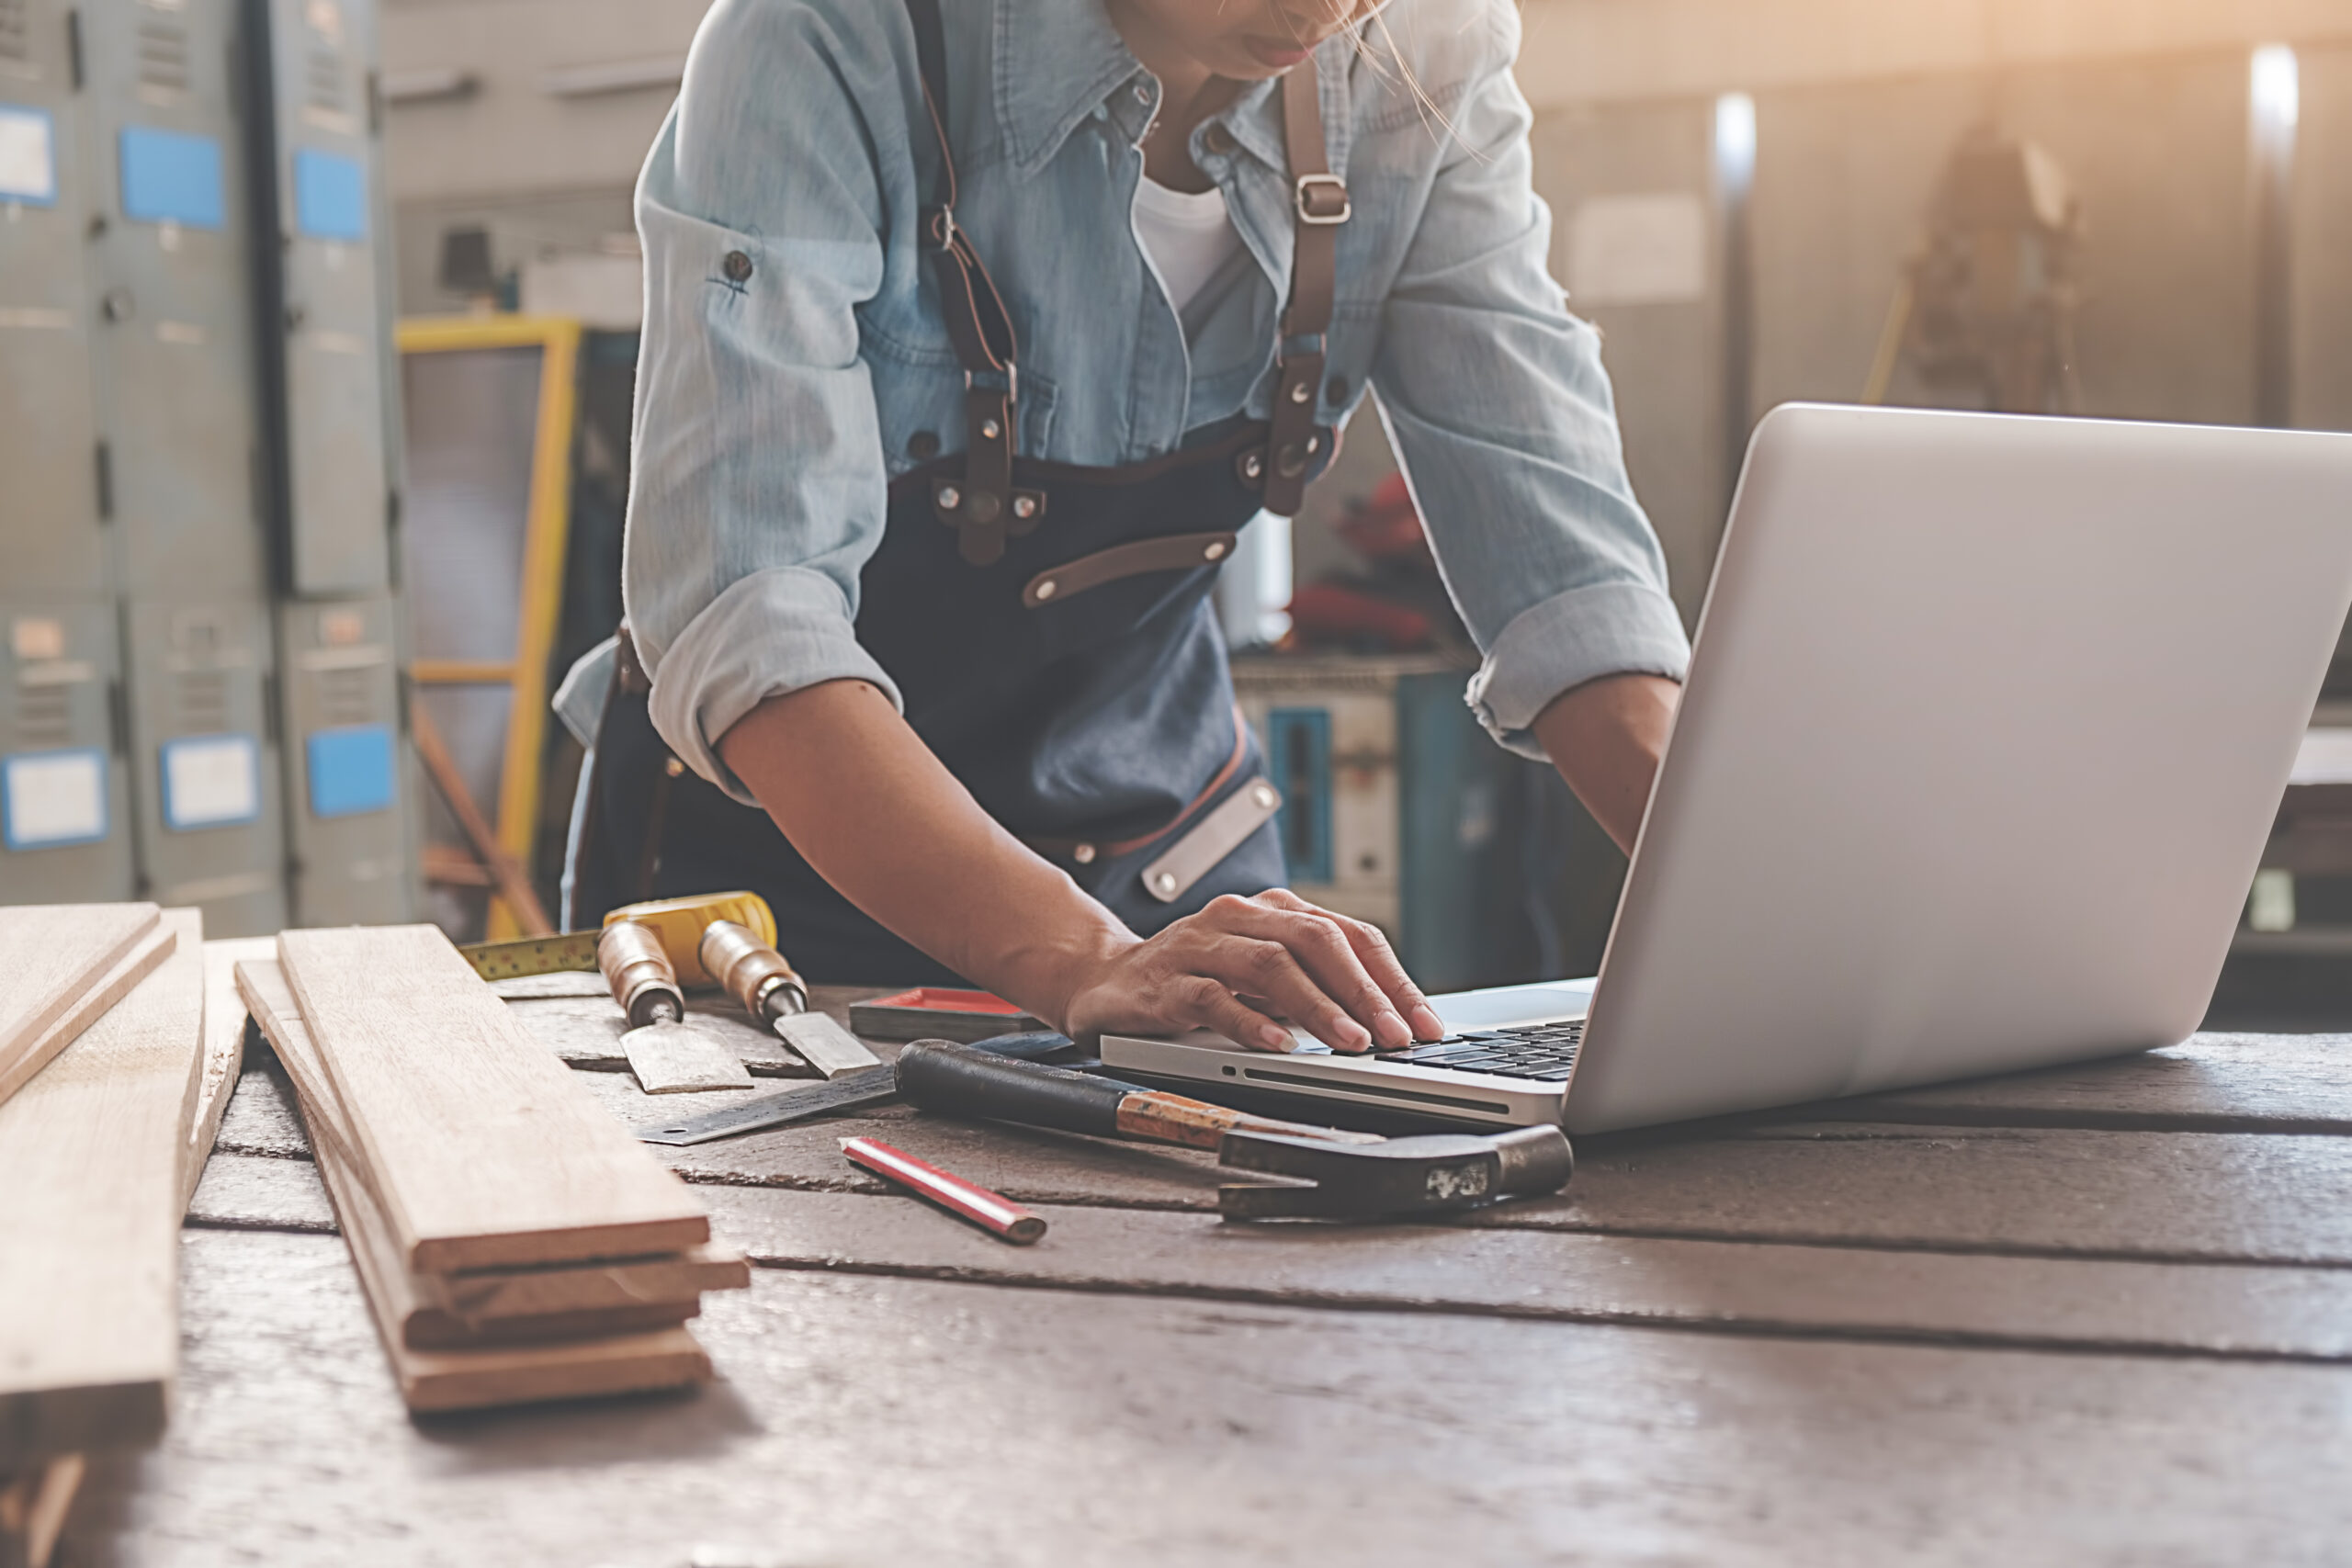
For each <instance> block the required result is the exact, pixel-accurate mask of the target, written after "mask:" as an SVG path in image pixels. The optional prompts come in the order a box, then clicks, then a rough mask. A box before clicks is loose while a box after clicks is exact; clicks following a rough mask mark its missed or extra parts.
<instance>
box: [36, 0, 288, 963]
mask: <svg viewBox="0 0 2352 1568" xmlns="http://www.w3.org/2000/svg"><path fill="white" fill-rule="evenodd" d="M239 26H240V13H239V9H238V6H237V4H236V0H175V4H173V5H170V6H156V5H148V4H110V5H105V6H85V7H84V8H83V10H82V12H81V32H82V43H83V50H82V53H83V60H84V71H85V94H84V97H85V105H84V116H85V118H84V125H85V131H86V134H87V137H88V142H87V145H89V146H91V147H92V148H94V149H96V150H97V151H98V153H99V155H97V156H93V157H92V158H90V159H89V160H87V162H86V166H85V175H86V176H87V178H86V186H85V188H86V190H87V193H88V205H89V209H90V212H91V218H92V221H91V228H92V231H93V232H94V234H95V239H94V242H93V260H94V263H95V271H96V289H97V293H98V304H99V310H98V312H97V314H98V318H99V319H98V322H97V324H96V327H95V328H94V330H93V343H94V345H95V362H96V389H97V409H98V425H99V434H100V438H101V440H102V442H103V444H104V450H105V452H106V454H107V460H106V463H105V465H104V470H103V471H104V475H105V479H106V491H107V494H106V500H107V503H108V512H109V517H110V524H109V532H110V535H111V542H112V552H111V557H112V570H113V582H114V590H115V593H116V596H117V603H118V604H119V613H120V616H121V637H122V646H123V649H124V654H123V666H124V671H125V675H126V678H127V679H126V692H127V698H128V700H127V702H126V703H125V709H126V714H127V719H128V730H129V758H130V761H129V765H128V767H127V769H126V772H127V773H128V774H129V778H128V784H129V787H130V800H131V805H132V810H131V813H130V816H131V819H132V821H133V823H134V825H135V828H136V831H137V843H138V852H139V867H140V874H141V875H140V881H141V887H142V888H143V890H144V891H145V893H146V895H147V896H148V897H153V898H155V899H157V900H159V901H162V902H166V903H175V904H195V905H198V906H201V907H202V908H203V909H204V913H205V924H206V930H207V931H208V932H209V933H211V934H218V935H223V936H227V935H236V934H241V933H247V932H266V931H276V930H277V929H278V928H279V927H280V926H281V925H283V924H284V923H285V911H286V901H285V891H284V886H285V847H284V837H283V832H282V829H281V828H280V824H279V817H278V798H279V792H280V779H279V771H278V762H277V742H276V738H275V733H274V725H273V721H272V709H273V707H274V703H273V702H272V700H271V691H270V686H271V680H272V676H271V663H272V639H271V631H270V616H269V609H268V600H267V594H268V572H267V566H266V554H265V549H264V536H263V532H262V524H261V507H260V497H259V494H258V491H257V469H258V468H259V467H260V451H261V431H260V426H259V423H258V421H257V416H256V408H257V397H256V387H255V380H254V342H253V286H252V276H253V274H252V233H251V226H250V223H249V213H250V209H249V204H248V202H247V199H246V179H245V165H244V162H243V126H242V125H241V123H240V120H239V116H238V104H239V101H240V93H239V89H238V73H240V72H241V70H242V60H243V54H242V51H241V49H240V35H239Z"/></svg>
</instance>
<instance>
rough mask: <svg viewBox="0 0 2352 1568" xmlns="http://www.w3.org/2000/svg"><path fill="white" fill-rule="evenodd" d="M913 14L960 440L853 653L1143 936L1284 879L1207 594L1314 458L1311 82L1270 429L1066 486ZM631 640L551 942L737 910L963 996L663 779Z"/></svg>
mask: <svg viewBox="0 0 2352 1568" xmlns="http://www.w3.org/2000/svg"><path fill="white" fill-rule="evenodd" d="M908 9H909V11H910V14H911V15H912V16H913V18H914V23H915V36H916V42H917V53H918V56H919V59H920V62H921V66H922V77H923V86H924V96H925V100H926V103H927V105H928V106H929V107H930V110H931V115H932V119H933V127H934V130H936V131H937V139H938V143H939V167H938V169H937V171H936V172H935V175H934V186H933V195H934V198H935V199H934V201H933V205H932V206H931V207H930V208H928V209H926V210H925V212H924V214H923V224H924V247H925V249H926V250H927V251H928V252H929V253H930V254H931V256H932V258H933V264H934V273H935V276H936V277H937V279H938V283H939V292H940V296H941V301H942V310H943V312H944V317H945V322H946V326H947V329H948V335H949V337H950V339H951V340H952V341H953V342H954V344H955V345H956V354H957V356H958V357H959V358H960V359H961V360H962V362H963V365H964V367H965V371H966V380H967V387H968V389H969V390H968V391H967V394H966V398H965V403H966V421H965V423H966V435H967V442H966V446H965V450H964V451H963V452H962V453H959V454H953V455H950V456H946V457H940V458H938V459H936V460H934V461H933V462H930V463H927V464H925V465H924V466H923V467H922V468H916V469H914V470H912V471H910V472H909V473H907V474H905V475H903V476H901V477H900V478H899V479H898V480H897V481H896V482H895V483H894V484H892V485H891V487H890V492H889V513H888V525H887V526H886V528H885V531H884V534H883V537H882V542H881V545H880V547H878V548H877V549H876V552H875V555H874V557H873V558H872V559H871V560H870V561H869V562H868V563H867V564H866V567H865V572H864V574H863V575H862V577H861V579H860V582H859V604H860V608H859V612H858V616H857V622H856V629H857V639H858V641H859V642H860V643H861V644H862V645H863V646H864V647H865V649H866V650H867V651H868V652H870V653H872V654H873V655H874V657H875V659H876V660H877V661H878V662H879V663H880V664H881V666H882V668H883V669H884V670H886V671H888V672H889V674H890V677H891V679H892V680H894V681H895V682H898V685H899V692H900V694H901V695H902V696H903V698H904V700H905V704H906V717H907V721H908V723H909V724H910V725H911V726H912V727H913V728H914V731H915V733H916V734H917V735H919V736H921V737H922V739H923V741H924V743H925V744H926V745H928V746H929V747H930V748H931V750H932V751H933V753H934V754H935V755H937V756H938V758H939V760H940V761H942V762H944V764H946V766H947V769H948V771H949V772H950V773H954V774H955V775H956V778H957V779H959V780H960V781H962V783H963V784H964V785H965V787H966V788H967V789H969V790H970V791H971V793H972V795H973V797H974V798H975V799H976V800H978V802H979V804H980V806H981V807H982V808H983V809H985V810H986V811H987V812H988V813H989V815H990V816H992V817H993V818H996V819H997V820H998V821H999V822H1001V823H1002V824H1003V825H1004V826H1005V828H1006V829H1009V830H1010V831H1011V832H1012V833H1013V834H1014V835H1015V836H1016V837H1018V838H1020V839H1021V840H1023V841H1024V842H1025V843H1027V844H1028V845H1029V846H1030V847H1031V848H1032V849H1035V850H1036V851H1037V852H1039V853H1041V854H1043V855H1045V856H1046V858H1048V859H1049V860H1052V861H1053V862H1055V863H1057V864H1058V865H1060V866H1061V867H1062V868H1063V869H1064V870H1066V871H1068V872H1069V873H1070V874H1071V875H1072V876H1073V877H1074V878H1075V879H1076V880H1077V881H1078V883H1079V885H1080V886H1082V887H1084V888H1085V889H1086V890H1087V891H1088V892H1089V893H1091V894H1092V895H1093V896H1094V897H1097V898H1099V899H1101V900H1102V901H1103V903H1104V904H1105V905H1106V906H1108V907H1109V908H1111V909H1112V911H1113V912H1114V913H1115V914H1117V915H1118V916H1119V918H1120V919H1123V920H1125V922H1126V923H1127V925H1128V926H1129V927H1130V928H1132V929H1133V930H1135V931H1137V932H1140V933H1145V934H1148V933H1149V932H1151V931H1157V930H1159V928H1160V927H1162V926H1165V925H1167V924H1168V923H1169V922H1170V921H1171V920H1173V919H1177V918H1178V917H1180V916H1182V915H1187V914H1191V913H1193V912H1194V911H1196V910H1198V909H1200V908H1202V907H1203V906H1204V905H1205V904H1207V903H1208V901H1209V900H1210V899H1212V898H1215V897H1217V896H1218V895H1220V894H1225V893H1243V894H1248V893H1258V892H1262V891H1264V890H1265V889H1266V888H1269V887H1272V886H1278V885H1279V884H1280V883H1281V882H1282V880H1283V860H1282V851H1281V847H1280V844H1279V841H1278V840H1277V839H1276V837H1275V833H1274V829H1273V824H1272V817H1273V812H1274V808H1275V807H1276V805H1277V804H1278V802H1279V797H1278V796H1277V795H1275V794H1274V792H1273V790H1272V786H1271V785H1269V784H1267V783H1266V782H1265V781H1264V779H1263V777H1262V772H1261V761H1260V758H1259V755H1258V750H1257V747H1256V744H1255V742H1254V740H1253V739H1252V738H1251V736H1250V732H1249V730H1248V728H1247V727H1246V726H1244V725H1243V724H1242V722H1241V719H1240V716H1239V714H1238V709H1237V708H1236V707H1235V705H1234V699H1233V682H1232V677H1231V674H1230V672H1229V671H1228V670H1227V665H1226V658H1225V645H1224V640H1223V637H1222V634H1221V632H1220V630H1219V627H1218V625H1217V622H1216V616H1215V615H1214V613H1213V610H1212V608H1211V606H1210V604H1208V595H1209V592H1210V589H1211V587H1212V586H1213V585H1214V583H1215V581H1216V573H1217V570H1218V568H1219V565H1220V563H1221V562H1222V561H1223V560H1224V559H1225V558H1226V557H1227V555H1229V554H1230V553H1231V552H1232V549H1233V547H1234V541H1235V536H1237V535H1238V532H1239V531H1240V529H1241V528H1242V526H1243V525H1245V524H1247V523H1248V522H1249V521H1250V519H1251V518H1252V517H1254V516H1255V515H1256V514H1257V513H1259V512H1260V511H1261V510H1264V511H1270V512H1275V513H1283V514H1284V515H1287V514H1289V513H1292V512H1294V511H1295V510H1296V508H1297V505H1298V501H1299V496H1300V492H1301V491H1303V490H1304V489H1305V486H1306V481H1307V479H1310V478H1312V477H1313V475H1314V474H1315V473H1316V472H1317V471H1318V470H1319V469H1320V468H1322V466H1323V465H1324V463H1325V462H1326V461H1328V459H1329V455H1330V446H1331V441H1332V435H1331V433H1330V432H1329V431H1327V430H1324V429H1321V428H1319V427H1317V425H1316V424H1315V423H1314V419H1315V398H1316V390H1317V384H1318V383H1319V382H1320V380H1321V379H1322V372H1323V346H1324V336H1323V334H1324V333H1325V331H1326V330H1327V328H1328V326H1329V321H1330V311H1331V299H1332V289H1333V272H1334V265H1335V255H1334V253H1335V251H1336V245H1335V243H1334V242H1335V238H1336V233H1335V231H1336V228H1337V226H1338V225H1339V224H1340V223H1341V222H1344V221H1345V220H1346V219H1347V216H1348V201H1347V190H1346V187H1345V186H1342V185H1341V184H1340V181H1339V180H1338V179H1337V178H1336V177H1335V176H1333V175H1330V174H1329V172H1328V170H1327V162H1326V157H1325V152H1324V142H1323V130H1322V121H1321V117H1320V112H1319V107H1318V104H1317V85H1316V73H1315V62H1314V61H1313V60H1312V59H1309V60H1308V61H1306V62H1305V63H1303V64H1301V65H1299V66H1298V67H1297V68H1296V69H1295V70H1294V71H1293V72H1292V73H1290V74H1289V76H1288V77H1286V78H1285V79H1284V82H1283V124H1284V135H1285V140H1286V141H1287V143H1288V150H1289V156H1290V163H1291V168H1292V172H1293V178H1294V182H1295V191H1296V201H1295V224H1296V244H1295V253H1294V261H1293V265H1292V269H1291V284H1290V299H1289V301H1288V303H1287V305H1286V307H1285V310H1284V311H1283V321H1282V326H1281V329H1280V330H1281V333H1282V343H1281V352H1280V355H1279V363H1278V365H1277V367H1276V370H1277V380H1276V388H1275V395H1274V413H1273V417H1272V420H1271V421H1270V422H1245V421H1241V420H1236V421H1234V422H1232V423H1231V424H1230V426H1229V427H1227V428H1225V429H1221V430H1216V431H1210V432H1206V433H1204V438H1203V439H1201V440H1198V441H1196V442H1194V443H1193V444H1192V445H1190V446H1185V447H1184V448H1182V449H1181V450H1179V451H1177V452H1173V453H1170V454H1169V455H1167V456H1165V457H1158V458H1154V459H1152V460H1149V461H1147V462H1142V463H1136V464H1131V465H1127V466H1125V467H1120V468H1080V467H1076V466H1072V465H1069V464H1061V463H1048V462H1041V461H1035V460H1033V459H1030V458H1025V457H1020V456H1019V455H1018V454H1017V453H1016V451H1015V450H1014V443H1015V439H1016V437H1015V434H1014V433H1015V432H1016V430H1017V428H1018V426H1017V424H1016V423H1015V421H1014V419H1013V406H1014V401H1015V399H1016V398H1017V396H1018V393H1019V387H1020V380H1019V373H1018V370H1017V368H1016V365H1015V337H1014V333H1013V331H1012V322H1011V320H1010V318H1009V317H1008V315H1007V313H1006V311H1005V308H1004V305H1003V302H1002V300H1001V298H1000V297H999V296H998V294H997V291H996V287H995V285H994V284H993V283H991V282H990V281H989V275H988V271H987V269H986V268H985V267H984V266H983V265H981V263H980V260H979V257H978V255H977V254H974V252H973V250H972V248H971V244H970V242H969V240H968V238H967V236H966V235H965V233H964V231H962V230H961V229H959V228H957V227H956V221H955V203H956V171H955V163H954V160H953V157H952V155H951V152H950V149H949V147H948V142H947V136H946V131H945V129H944V128H945V125H946V109H945V102H946V99H945V94H946V84H945V71H944V48H943V45H942V41H941V32H940V23H939V11H938V5H937V0H908ZM627 642H628V639H627V637H626V633H624V637H623V655H622V658H621V659H620V660H618V661H617V663H616V671H617V672H616V677H615V682H614V687H613V690H612V691H611V692H610V693H609V694H607V697H606V700H605V718H604V722H603V725H602V728H601V729H600V731H599V734H598V739H597V744H596V748H595V773H594V777H592V778H591V780H590V782H589V784H588V788H587V791H586V792H585V795H584V797H583V807H582V809H583V812H584V813H585V816H584V817H583V819H582V821H581V822H580V823H579V824H578V825H577V828H578V830H577V831H575V832H574V834H573V835H572V838H573V854H574V858H573V864H572V866H571V875H572V879H573V885H574V886H573V893H572V909H571V923H572V924H574V925H580V924H587V923H594V920H595V919H598V918H600V917H601V915H602V914H603V912H604V911H605V910H606V909H608V908H613V907H615V906H616V905H619V904H624V903H628V902H631V901H634V900H638V899H642V898H650V897H674V896H682V895H686V894H694V893H708V892H717V891H720V890H724V889H729V888H739V887H740V888H750V889H752V891H755V892H757V893H759V894H760V895H761V896H762V897H764V898H765V899H766V900H767V901H768V903H769V905H770V906H771V907H772V908H774V909H775V917H776V927H777V946H778V947H780V948H781V949H782V950H783V951H784V953H786V955H787V956H789V957H790V958H791V960H792V962H793V963H794V964H796V965H797V966H798V967H799V968H800V969H801V971H802V972H803V973H805V974H807V975H808V976H810V977H811V978H812V979H816V980H820V981H826V982H831V983H835V984H865V985H890V984H919V983H937V982H940V981H949V980H954V979H956V978H957V977H956V976H953V975H951V974H949V973H948V972H947V971H946V970H945V969H944V968H943V967H942V966H941V965H940V964H937V963H936V962H934V961H933V960H932V959H930V958H928V957H926V956H925V955H924V954H922V953H920V952H918V951H917V950H916V949H914V948H913V947H911V946H910V945H909V944H908V943H906V942H903V941H901V940H900V939H899V938H898V937H897V936H894V935H893V934H891V933H890V932H889V931H887V930H885V929H884V928H883V927H882V926H881V925H879V924H878V923H876V921H875V920H874V919H871V918H869V917H868V916H866V915H865V913H863V912H862V911H860V910H859V909H858V908H856V907H855V906H854V905H853V904H851V903H850V902H849V900H848V899H846V898H844V897H842V895H841V894H840V893H838V892H836V891H835V890H834V889H833V888H832V887H831V886H830V885H829V884H828V883H826V881H825V880H824V878H822V877H821V876H820V875H819V874H817V872H816V871H815V870H814V869H813V868H812V867H810V865H809V863H808V862H807V861H806V860H804V859H802V858H801V856H800V855H799V853H798V852H796V851H795V850H794V849H793V847H792V845H791V844H790V843H789V842H788V841H787V840H786V839H785V837H784V835H783V834H782V833H780V832H779V831H777V829H776V828H775V823H774V822H773V821H771V820H770V819H769V818H768V817H767V815H766V814H765V813H763V812H762V811H759V810H756V809H754V808H752V807H747V806H743V805H741V804H739V803H737V802H735V801H733V800H730V799H729V798H728V797H727V795H725V794H724V793H723V792H721V791H720V790H718V788H717V787H715V786H714V785H712V784H707V783H706V782H705V781H703V780H702V779H700V778H698V777H696V776H695V775H694V774H693V773H688V772H686V771H685V770H684V766H683V764H681V763H679V762H678V761H676V759H675V758H674V757H673V755H672V753H671V751H670V750H669V748H668V747H667V746H666V745H665V744H664V743H663V742H662V739H661V737H660V736H659V735H658V734H656V733H655V731H654V728H653V725H652V722H651V720H650V717H649V716H648V713H647V698H646V687H645V682H644V681H643V678H642V674H641V671H639V670H638V668H637V666H636V662H635V660H634V658H633V657H632V656H631V654H630V652H629V650H628V646H627ZM810 765H811V766H824V765H825V763H824V762H823V761H822V760H821V759H812V760H811V762H810Z"/></svg>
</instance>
